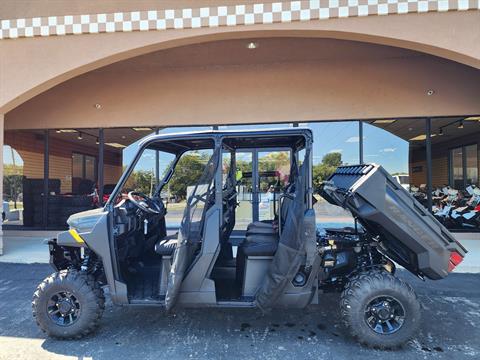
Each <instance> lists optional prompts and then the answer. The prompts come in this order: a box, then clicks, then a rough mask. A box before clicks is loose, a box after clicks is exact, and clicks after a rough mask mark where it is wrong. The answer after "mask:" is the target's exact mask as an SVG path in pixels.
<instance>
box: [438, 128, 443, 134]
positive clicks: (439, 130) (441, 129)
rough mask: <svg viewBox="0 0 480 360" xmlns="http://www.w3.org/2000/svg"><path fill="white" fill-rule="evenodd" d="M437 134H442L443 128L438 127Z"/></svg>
mask: <svg viewBox="0 0 480 360" xmlns="http://www.w3.org/2000/svg"><path fill="white" fill-rule="evenodd" d="M438 135H439V136H442V135H443V128H440V129H438Z"/></svg>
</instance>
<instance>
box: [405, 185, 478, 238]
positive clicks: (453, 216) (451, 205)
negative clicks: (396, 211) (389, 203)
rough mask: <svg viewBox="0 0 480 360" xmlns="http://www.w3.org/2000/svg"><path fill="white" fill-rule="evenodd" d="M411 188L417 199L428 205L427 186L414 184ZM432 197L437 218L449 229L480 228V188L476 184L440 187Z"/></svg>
mask: <svg viewBox="0 0 480 360" xmlns="http://www.w3.org/2000/svg"><path fill="white" fill-rule="evenodd" d="M410 190H411V193H412V195H413V196H414V197H415V199H416V200H417V201H419V202H420V203H422V204H424V205H425V206H426V202H427V192H426V186H425V185H423V184H422V185H420V187H417V186H413V185H412V187H411V189H410ZM432 199H433V207H432V212H433V214H434V216H435V218H436V219H437V220H438V221H440V222H441V223H442V224H443V225H444V226H445V227H447V228H448V229H457V230H479V229H480V188H478V187H477V186H476V185H470V186H468V187H467V188H466V189H465V190H457V189H453V188H452V187H450V186H443V187H438V188H436V189H434V190H433V191H432Z"/></svg>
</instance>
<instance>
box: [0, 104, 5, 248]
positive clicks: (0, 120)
mask: <svg viewBox="0 0 480 360" xmlns="http://www.w3.org/2000/svg"><path fill="white" fill-rule="evenodd" d="M4 120H5V115H3V114H0V150H1V151H0V179H1V181H0V203H1V204H2V210H3V123H4ZM2 254H3V230H2V223H1V222H0V255H2Z"/></svg>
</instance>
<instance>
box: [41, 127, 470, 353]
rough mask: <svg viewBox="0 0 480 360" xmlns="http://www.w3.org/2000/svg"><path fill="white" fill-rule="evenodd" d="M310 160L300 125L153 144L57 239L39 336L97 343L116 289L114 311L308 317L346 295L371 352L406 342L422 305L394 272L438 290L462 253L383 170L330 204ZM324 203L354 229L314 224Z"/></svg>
mask: <svg viewBox="0 0 480 360" xmlns="http://www.w3.org/2000/svg"><path fill="white" fill-rule="evenodd" d="M312 158H313V138H312V133H311V131H310V130H308V129H302V128H290V129H271V130H258V131H206V132H191V133H179V134H169V135H154V136H149V137H147V138H145V139H144V140H142V141H141V142H140V144H139V148H138V153H137V154H136V157H135V159H134V160H133V162H132V164H131V165H130V166H129V167H128V168H127V169H126V171H125V173H124V174H123V176H122V177H121V179H120V181H119V182H118V184H117V185H116V188H115V189H114V191H113V192H112V194H111V196H110V197H109V199H108V201H107V203H106V204H105V206H104V207H103V208H100V209H96V210H90V211H86V212H82V213H79V214H75V215H72V216H71V217H70V218H69V220H68V225H69V230H68V231H65V232H62V233H60V234H58V237H57V238H56V239H53V240H50V241H49V249H50V259H51V265H52V266H53V268H54V269H55V273H53V274H52V275H51V276H49V277H47V278H46V279H45V280H44V281H43V282H42V283H41V284H40V285H39V286H38V288H37V290H36V291H35V293H34V295H33V315H34V317H35V319H36V321H37V323H38V325H39V326H40V328H41V329H42V330H44V331H45V332H46V333H47V334H48V335H50V336H53V337H56V338H79V337H81V336H83V335H86V334H88V333H90V332H91V331H93V330H94V329H95V327H96V326H97V325H98V323H99V321H100V318H101V316H102V312H103V310H104V302H105V298H104V289H105V288H106V287H108V290H109V291H108V293H109V294H110V296H111V299H112V301H113V303H114V304H118V305H158V306H159V307H163V308H165V309H166V311H167V312H168V311H171V310H172V309H173V308H174V307H180V306H183V307H210V308H214V307H216V308H225V307H235V308H258V309H260V310H261V311H263V312H266V311H269V310H270V309H272V308H275V307H283V308H304V307H306V306H307V305H310V304H320V305H321V304H322V294H323V293H325V292H331V291H337V292H340V293H341V298H340V313H341V317H342V319H343V321H344V323H345V325H346V327H347V329H348V330H349V332H350V333H351V334H352V335H353V336H354V337H356V338H357V339H358V340H359V341H360V342H361V343H363V344H366V345H369V346H373V347H378V348H392V347H397V346H399V345H401V344H402V343H404V342H405V341H407V340H408V339H410V338H411V337H412V336H413V335H414V334H415V331H416V330H417V328H418V326H419V322H420V304H419V302H418V300H417V297H416V295H415V293H414V291H413V289H412V287H411V286H410V285H408V284H407V283H405V282H404V281H403V280H401V279H399V278H397V277H395V266H396V265H401V266H402V267H403V268H405V269H407V270H408V271H410V272H411V273H413V274H415V275H416V276H418V277H420V278H422V279H424V278H428V279H432V280H438V279H442V278H444V277H446V276H447V275H448V274H449V272H451V271H452V270H453V269H454V268H455V266H457V265H458V264H459V263H460V262H461V261H462V259H463V258H464V256H465V254H466V250H465V249H464V248H463V247H462V246H461V245H460V244H459V243H458V242H457V241H456V240H455V239H454V237H453V236H452V235H451V234H450V233H449V232H448V230H447V229H445V227H443V226H442V225H441V224H440V223H439V222H438V221H437V220H436V219H435V218H434V217H433V216H432V215H431V214H430V212H429V211H427V210H426V209H425V208H424V207H423V206H422V205H420V204H419V203H418V202H417V201H416V200H414V198H413V197H412V196H410V194H409V193H408V192H407V191H406V190H405V189H404V188H403V187H402V186H401V185H400V184H399V183H398V182H397V181H395V180H394V179H393V178H392V177H391V176H390V175H389V174H388V173H387V172H386V171H385V170H384V169H383V168H382V167H381V166H378V165H375V164H365V165H354V166H340V167H339V168H338V169H337V170H336V171H335V173H334V174H333V175H331V176H330V178H329V179H328V180H327V181H325V182H324V183H323V184H322V186H321V187H320V188H319V189H316V190H318V191H319V194H320V195H321V198H320V197H319V196H318V195H317V194H315V193H314V189H313V182H312ZM247 174H248V175H247ZM165 198H167V199H175V200H174V203H172V201H170V202H169V201H168V200H166V201H165V200H162V199H165ZM182 199H184V200H182ZM317 201H319V202H318V203H317ZM316 203H317V204H316ZM328 203H330V204H334V205H337V206H341V207H343V208H345V209H347V210H349V211H350V212H351V214H352V216H353V219H354V221H352V224H354V225H353V226H349V227H345V228H339V229H332V228H327V229H325V228H322V224H321V223H320V224H319V223H316V220H315V210H314V209H315V208H318V207H319V206H320V207H322V206H331V205H330V204H328ZM314 205H315V206H314ZM167 210H168V211H167ZM322 310H323V311H332V310H327V309H325V308H323V309H322ZM152 311H155V310H154V309H152ZM278 316H281V315H278Z"/></svg>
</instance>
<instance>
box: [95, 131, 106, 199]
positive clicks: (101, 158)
mask: <svg viewBox="0 0 480 360" xmlns="http://www.w3.org/2000/svg"><path fill="white" fill-rule="evenodd" d="M104 162H105V131H104V129H103V128H100V129H98V171H97V173H98V201H99V203H100V206H103V186H104V185H105V176H104V168H105V166H104Z"/></svg>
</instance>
